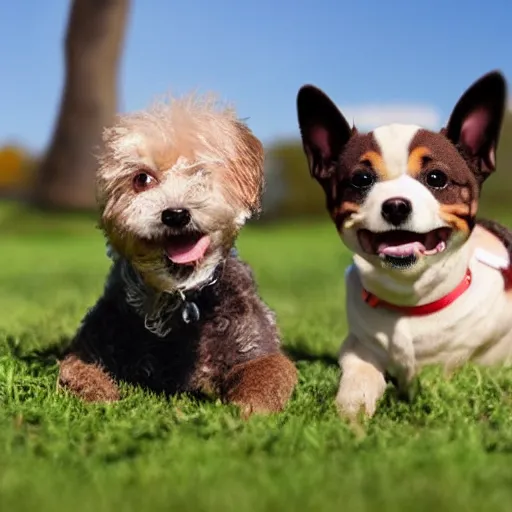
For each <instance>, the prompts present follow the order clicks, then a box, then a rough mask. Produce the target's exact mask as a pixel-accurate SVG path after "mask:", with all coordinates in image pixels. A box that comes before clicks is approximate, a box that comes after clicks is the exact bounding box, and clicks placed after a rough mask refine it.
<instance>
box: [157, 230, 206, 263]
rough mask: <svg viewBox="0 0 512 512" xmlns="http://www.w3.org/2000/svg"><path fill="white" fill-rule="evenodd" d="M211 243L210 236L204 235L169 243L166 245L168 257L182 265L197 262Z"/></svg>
mask: <svg viewBox="0 0 512 512" xmlns="http://www.w3.org/2000/svg"><path fill="white" fill-rule="evenodd" d="M209 245H210V237H209V236H203V237H201V238H200V239H199V240H190V241H183V242H176V243H173V244H168V245H167V246H166V247H165V253H166V254H167V257H168V258H169V259H170V260H171V261H172V262H173V263H178V264H180V265H183V264H186V263H195V262H196V261H197V260H200V259H201V258H202V257H203V256H204V253H205V252H206V249H208V246H209Z"/></svg>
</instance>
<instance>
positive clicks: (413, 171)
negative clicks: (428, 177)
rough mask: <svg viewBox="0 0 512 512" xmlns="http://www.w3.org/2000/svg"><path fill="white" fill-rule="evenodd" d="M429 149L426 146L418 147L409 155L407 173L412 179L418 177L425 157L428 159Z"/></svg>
mask: <svg viewBox="0 0 512 512" xmlns="http://www.w3.org/2000/svg"><path fill="white" fill-rule="evenodd" d="M430 155H431V152H430V149H429V148H427V147H426V146H418V147H416V148H414V149H413V150H412V151H411V152H410V154H409V160H408V162H407V173H408V174H409V175H411V176H412V177H416V176H418V174H420V172H421V171H422V169H423V162H424V159H425V157H430Z"/></svg>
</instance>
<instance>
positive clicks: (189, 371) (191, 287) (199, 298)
mask: <svg viewBox="0 0 512 512" xmlns="http://www.w3.org/2000/svg"><path fill="white" fill-rule="evenodd" d="M104 140H105V152H104V154H103V155H101V157H100V163H101V166H100V169H99V173H98V200H99V206H100V213H101V227H102V229H103V230H104V232H105V235H106V237H107V240H108V242H109V246H110V249H111V256H112V258H113V260H114V264H113V266H112V269H111V271H110V275H109V278H108V280H107V284H106V287H105V291H104V294H103V296H102V297H101V298H100V299H99V301H98V302H97V304H96V305H95V306H94V307H93V308H92V310H91V311H90V312H89V313H88V314H87V315H86V317H85V318H84V320H83V323H82V326H81V328H80V329H79V331H78V333H77V334H76V336H75V339H74V340H73V342H72V344H71V347H70V348H69V351H68V354H67V355H66V357H65V358H64V359H63V361H62V362H61V366H60V377H59V382H60V384H61V385H63V386H65V387H66V388H67V389H69V390H70V391H72V392H73V393H75V394H76V395H78V396H80V397H81V398H83V399H84V400H88V401H100V400H101V401H112V400H116V399H118V398H119V391H118V388H117V383H118V382H119V381H126V382H130V383H133V384H136V385H141V386H143V387H146V388H149V389H151V390H153V391H156V392H163V393H178V392H190V393H201V392H205V393H211V392H213V393H216V394H217V395H219V396H221V397H222V398H223V399H224V400H226V401H228V402H233V403H236V404H237V405H239V406H241V408H242V413H243V414H244V416H247V415H248V414H251V413H253V412H276V411H279V410H281V409H282V408H283V407H284V406H285V404H286V402H287V401H288V399H289V398H290V396H291V393H292V391H293V389H294V386H295V384H296V381H297V376H296V370H295V367H294V366H293V364H292V363H291V362H290V361H289V360H288V359H287V358H286V357H285V356H284V355H282V354H281V352H280V348H279V344H280V340H279V334H278V331H277V328H276V322H275V318H274V314H273V312H272V311H271V310H270V309H269V308H268V307H267V306H266V305H265V304H264V302H263V301H262V300H261V299H260V297H259V296H258V293H257V290H256V286H255V283H254V279H253V276H252V273H251V271H250V268H249V267H248V266H247V265H246V264H245V263H243V262H241V261H240V260H239V259H238V257H237V256H236V254H235V253H234V251H233V250H232V248H233V246H234V242H235V240H236V237H237V234H238V232H239V230H240V229H241V227H242V226H243V224H244V222H245V221H246V219H247V218H249V217H250V215H251V214H252V213H254V212H256V211H258V210H259V207H260V199H261V197H260V195H261V191H262V188H263V149H262V146H261V143H260V141H259V140H258V139H257V138H256V137H255V136H254V135H253V134H252V133H251V131H250V130H249V128H248V127H247V126H246V125H245V124H243V123H242V122H240V121H239V120H238V119H237V118H236V117H235V115H234V112H233V111H232V110H231V109H227V108H218V105H217V104H216V103H215V102H213V101H212V100H210V99H208V98H206V99H201V98H197V97H186V98H184V99H181V100H172V101H171V102H170V103H169V104H168V105H163V104H162V105H157V106H155V107H153V108H152V109H149V110H148V111H145V112H141V113H135V114H128V115H126V116H123V117H121V118H120V120H119V122H118V124H117V125H116V126H114V127H112V128H110V129H108V130H106V132H105V137H104ZM176 212H178V213H180V212H181V213H180V215H181V217H182V218H183V213H184V212H185V213H186V218H185V221H184V223H183V225H181V224H172V223H170V222H169V221H168V220H166V217H168V216H169V214H173V215H174V213H176ZM201 244H202V245H201ZM184 245H185V246H187V247H189V249H181V252H182V253H183V252H184V251H185V252H186V251H188V252H187V258H189V259H188V260H185V261H182V260H180V259H178V257H177V256H176V254H178V253H179V251H180V247H183V246H184ZM200 245H201V247H202V249H199V248H198V247H199V246H200ZM191 247H195V249H190V248H191Z"/></svg>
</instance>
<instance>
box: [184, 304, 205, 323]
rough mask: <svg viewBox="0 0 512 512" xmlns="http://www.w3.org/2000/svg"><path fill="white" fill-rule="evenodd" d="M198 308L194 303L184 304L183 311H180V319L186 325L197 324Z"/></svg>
mask: <svg viewBox="0 0 512 512" xmlns="http://www.w3.org/2000/svg"><path fill="white" fill-rule="evenodd" d="M200 316H201V315H200V314H199V308H198V307H197V304H196V303H195V302H185V304H183V309H182V310H181V317H182V318H183V321H184V322H185V323H186V324H190V323H191V322H197V321H198V320H199V317H200Z"/></svg>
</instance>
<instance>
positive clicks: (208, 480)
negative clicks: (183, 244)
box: [0, 209, 512, 512]
mask: <svg viewBox="0 0 512 512" xmlns="http://www.w3.org/2000/svg"><path fill="white" fill-rule="evenodd" d="M0 231H1V232H2V237H1V239H0V510H2V511H8V510H12V511H18V510H27V511H38V512H39V511H41V512H43V511H52V512H54V511H57V512H58V511H60V510H68V509H72V510H74V511H76V512H81V511H93V512H103V511H113V510H117V509H120V510H127V511H131V510H133V511H140V510H146V509H147V510H151V511H158V510H165V511H168V510H180V511H188V510H194V511H198V510H215V511H245V510H254V511H273V510H275V511H281V510H311V511H330V510H333V511H340V510H343V511H370V510H371V511H373V510H375V511H379V512H385V511H388V510H389V511H391V510H393V511H396V510H404V511H405V510H407V511H409V510H415V511H430V510H436V511H452V510H465V511H480V510H486V511H508V510H510V507H511V503H512V469H511V468H512V421H511V419H512V400H511V396H512V371H510V370H487V371H484V370H481V369H478V368H475V367H467V368H464V369H463V370H462V371H460V372H459V373H458V374H456V375H455V376H454V377H453V378H452V379H451V380H446V379H444V378H443V377H442V375H441V372H440V371H439V370H438V369H436V368H431V369H428V370H426V371H425V372H423V374H422V375H421V384H422V388H421V392H420V394H419V396H418V397H417V398H416V399H415V401H414V402H413V403H412V404H407V403H402V402H397V401H396V400H395V398H394V396H393V393H392V390H390V392H389V393H388V394H387V395H386V397H385V399H384V401H383V403H382V405H381V407H380V408H379V411H378V413H377V415H376V417H375V418H374V419H373V420H371V421H369V422H368V423H367V424H366V425H365V426H364V429H363V431H361V432H359V433H357V434H356V433H354V432H353V431H352V430H350V429H349V428H348V427H347V426H346V425H345V424H344V423H343V422H342V421H341V420H340V419H339V418H338V416H337V414H336V411H335V408H334V406H333V399H334V396H335V392H336V388H337V385H338V378H339V371H338V368H337V365H336V359H335V358H336V352H337V350H338V348H339V343H340V341H341V340H342V338H343V336H344V334H345V329H346V327H345V320H344V308H343V301H344V290H343V271H344V268H345V266H346V265H347V263H348V262H349V255H348V254H347V253H345V252H343V250H342V248H341V244H340V243H339V242H338V240H337V237H336V234H335V232H334V229H333V228H331V226H330V225H329V224H310V225H305V224H304V225H300V226H295V227H293V226H281V227H275V228H268V229H266V230H259V229H256V228H250V229H247V230H246V232H245V233H244V234H243V235H242V237H241V239H240V241H239V244H238V246H239V249H240V253H241V255H242V257H244V258H245V259H246V260H248V261H249V262H250V263H251V264H252V265H253V267H254V271H255V273H256V276H257V278H258V281H259V285H260V291H261V293H262V295H263V296H264V298H265V299H266V300H267V302H268V303H269V304H270V305H271V306H272V307H273V308H275V309H276V311H277V314H278V319H279V323H280V326H281V330H282V333H283V338H284V345H285V347H286V348H287V349H288V350H289V351H290V353H292V354H293V356H294V357H295V359H296V361H297V366H298V369H299V373H300V382H299V385H298V388H297V390H296V393H295V394H294V396H293V399H292V400H291V402H290V404H289V406H288V408H287V409H286V411H285V412H284V413H282V414H280V415H276V416H273V417H254V418H252V419H251V420H249V421H248V422H245V421H243V420H241V419H240V418H239V417H238V414H237V411H236V409H234V408H233V407H230V406H225V405H222V404H221V403H219V402H216V401H211V402H200V401H196V400H193V399H191V398H188V397H186V396H180V397H176V398H174V399H172V400H168V399H165V398H163V397H161V396H155V395H152V394H149V393H147V392H144V391H142V390H140V389H134V388H128V387H125V388H124V391H125V398H124V399H123V400H122V401H121V402H119V403H117V404H113V405H109V406H104V405H84V404H82V403H80V402H79V401H78V400H76V399H74V398H72V397H70V396H66V395H65V394H63V393H61V392H57V391H56V387H55V382H56V376H57V365H56V363H55V359H54V357H53V354H55V353H56V352H57V350H58V348H59V346H61V345H62V344H63V343H65V341H66V340H67V339H69V337H70V336H72V334H73V332H74V330H75V329H76V327H77V325H78V322H79V321H80V319H81V317H82V315H83V313H84V312H85V310H86V308H87V307H89V306H91V305H92V304H93V303H94V301H95V299H96V298H97V297H98V295H99V294H100V293H101V290H102V286H103V279H104V276H105V273H106V271H107V268H108V261H107V259H106V257H105V255H104V243H103V240H102V238H101V235H100V234H99V232H97V231H96V230H94V229H93V223H92V221H90V220H83V221H80V220H77V219H72V220H69V221H59V220H52V219H51V218H50V219H48V218H40V217H39V216H38V217H35V218H33V217H25V216H23V214H20V213H19V212H18V211H17V210H16V209H12V210H11V211H8V212H6V211H4V212H3V214H2V215H0Z"/></svg>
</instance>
